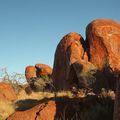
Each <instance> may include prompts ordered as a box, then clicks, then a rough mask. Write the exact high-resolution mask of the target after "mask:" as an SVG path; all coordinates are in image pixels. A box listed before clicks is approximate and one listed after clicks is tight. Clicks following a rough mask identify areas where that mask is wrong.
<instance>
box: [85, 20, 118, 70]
mask: <svg viewBox="0 0 120 120" xmlns="http://www.w3.org/2000/svg"><path fill="white" fill-rule="evenodd" d="M86 35H87V44H88V47H89V57H90V61H91V62H92V63H93V64H94V65H96V66H97V67H98V68H99V69H100V70H101V69H103V68H104V67H105V66H110V67H111V68H112V69H113V70H114V69H115V68H117V66H119V65H120V25H119V24H118V23H117V22H115V21H113V20H104V19H98V20H94V21H93V22H91V23H90V24H89V25H88V26H87V29H86Z"/></svg>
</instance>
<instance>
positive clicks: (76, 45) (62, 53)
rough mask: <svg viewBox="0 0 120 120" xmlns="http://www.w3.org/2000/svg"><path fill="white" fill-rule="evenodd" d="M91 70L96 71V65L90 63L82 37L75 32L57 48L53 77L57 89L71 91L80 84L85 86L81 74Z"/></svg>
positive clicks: (66, 37) (63, 39) (67, 36)
mask: <svg viewBox="0 0 120 120" xmlns="http://www.w3.org/2000/svg"><path fill="white" fill-rule="evenodd" d="M76 62H77V65H76ZM78 63H79V64H78ZM91 69H94V65H93V64H91V63H90V62H89V61H88V56H87V52H86V45H85V42H84V40H83V38H82V36H81V35H80V34H78V33H75V32H71V33H69V34H67V35H66V36H64V37H63V38H62V40H61V41H60V43H59V44H58V46H57V49H56V52H55V58H54V67H53V74H52V76H53V82H54V85H55V87H56V89H70V88H71V87H72V85H74V84H78V83H79V82H80V83H81V84H84V80H82V79H81V78H80V73H81V72H82V71H84V72H88V71H90V70H91Z"/></svg>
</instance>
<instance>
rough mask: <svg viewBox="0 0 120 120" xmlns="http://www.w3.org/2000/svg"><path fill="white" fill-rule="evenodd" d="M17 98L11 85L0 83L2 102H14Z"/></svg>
mask: <svg viewBox="0 0 120 120" xmlns="http://www.w3.org/2000/svg"><path fill="white" fill-rule="evenodd" d="M16 98H17V96H16V93H15V91H14V89H13V87H12V86H11V85H10V84H9V83H4V82H0V100H8V101H14V100H16Z"/></svg>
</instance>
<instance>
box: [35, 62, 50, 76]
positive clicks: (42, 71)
mask: <svg viewBox="0 0 120 120" xmlns="http://www.w3.org/2000/svg"><path fill="white" fill-rule="evenodd" d="M35 67H36V69H37V76H39V75H51V74H52V68H51V67H50V66H48V65H45V64H36V65H35Z"/></svg>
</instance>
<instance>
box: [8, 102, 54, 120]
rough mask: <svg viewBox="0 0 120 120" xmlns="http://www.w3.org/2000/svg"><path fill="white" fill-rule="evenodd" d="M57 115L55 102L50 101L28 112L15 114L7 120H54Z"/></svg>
mask: <svg viewBox="0 0 120 120" xmlns="http://www.w3.org/2000/svg"><path fill="white" fill-rule="evenodd" d="M55 113H56V105H55V102H54V101H49V102H48V103H43V104H40V105H37V106H35V107H33V108H32V109H29V110H26V111H18V112H15V113H14V114H12V115H11V116H10V117H9V118H8V119H7V120H54V116H55Z"/></svg>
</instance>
